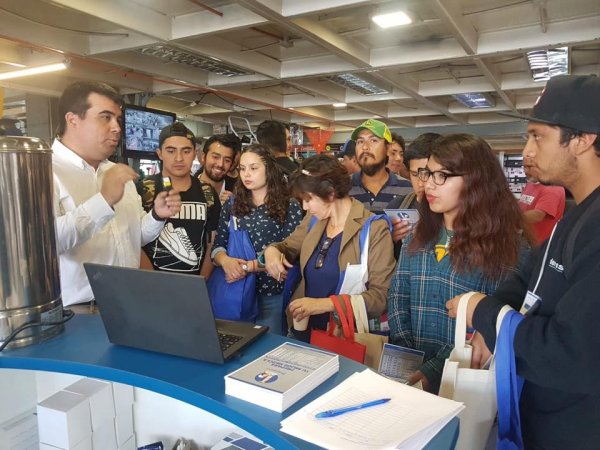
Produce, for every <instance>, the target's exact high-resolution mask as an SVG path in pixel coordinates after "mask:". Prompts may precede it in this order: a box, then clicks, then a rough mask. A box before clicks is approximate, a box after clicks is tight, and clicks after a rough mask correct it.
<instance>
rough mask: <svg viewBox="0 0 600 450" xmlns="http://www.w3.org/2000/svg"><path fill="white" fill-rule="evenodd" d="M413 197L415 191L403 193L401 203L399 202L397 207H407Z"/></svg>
mask: <svg viewBox="0 0 600 450" xmlns="http://www.w3.org/2000/svg"><path fill="white" fill-rule="evenodd" d="M415 197H416V194H415V191H412V192H411V193H410V194H407V195H405V196H404V199H403V200H402V203H400V206H398V209H409V208H410V205H411V203H412V202H413V201H414V199H415Z"/></svg>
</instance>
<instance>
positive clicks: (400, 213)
mask: <svg viewBox="0 0 600 450" xmlns="http://www.w3.org/2000/svg"><path fill="white" fill-rule="evenodd" d="M383 211H384V212H385V213H386V215H388V216H389V217H398V218H399V219H400V220H406V221H407V222H408V223H410V224H411V225H413V226H414V225H416V224H417V222H418V221H419V211H417V210H416V209H384V210H383Z"/></svg>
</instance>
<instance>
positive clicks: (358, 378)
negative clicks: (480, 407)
mask: <svg viewBox="0 0 600 450" xmlns="http://www.w3.org/2000/svg"><path fill="white" fill-rule="evenodd" d="M389 397H391V399H392V400H391V401H389V402H388V403H385V404H382V405H377V406H373V407H370V408H365V409H361V410H357V411H352V412H349V413H346V414H343V415H340V416H337V417H331V418H327V419H315V417H314V416H315V414H316V413H318V412H321V411H325V410H329V409H335V408H342V407H345V406H350V405H356V404H359V403H363V402H368V401H371V400H376V399H380V398H389ZM462 409H463V405H462V403H458V402H455V401H453V400H448V399H444V398H440V397H437V396H435V395H432V394H428V393H426V392H422V391H419V390H418V389H414V388H411V387H409V386H406V385H403V384H400V383H397V382H396V381H393V380H389V379H387V378H385V377H382V376H381V375H378V374H376V373H375V372H373V371H371V370H368V369H367V370H365V371H363V372H360V373H356V374H354V375H352V376H351V377H348V378H347V379H346V380H345V381H344V382H343V383H341V384H340V385H338V386H336V387H335V388H334V389H332V390H331V391H329V392H328V393H326V394H324V395H322V396H321V397H319V398H318V399H316V400H314V401H313V402H311V403H310V404H308V405H306V406H305V407H304V408H302V409H300V410H299V411H297V412H296V413H295V414H293V415H291V416H290V417H288V418H287V419H285V420H283V421H282V422H281V425H282V428H281V431H283V432H284V433H288V434H291V435H293V436H296V437H299V438H300V439H304V440H307V441H309V442H312V443H314V444H317V445H320V446H322V447H325V448H328V449H340V450H342V449H343V450H352V449H357V450H358V449H393V448H397V447H400V446H401V448H402V449H406V450H408V449H412V448H415V449H418V448H422V447H423V446H424V445H425V444H426V443H427V442H429V440H430V439H431V438H432V437H433V436H435V435H436V434H437V432H438V431H439V430H441V429H442V428H443V427H444V426H445V425H446V424H447V423H448V422H449V421H450V420H451V419H452V418H453V417H454V416H456V415H457V414H458V413H460V411H461V410H462ZM402 444H404V445H402Z"/></svg>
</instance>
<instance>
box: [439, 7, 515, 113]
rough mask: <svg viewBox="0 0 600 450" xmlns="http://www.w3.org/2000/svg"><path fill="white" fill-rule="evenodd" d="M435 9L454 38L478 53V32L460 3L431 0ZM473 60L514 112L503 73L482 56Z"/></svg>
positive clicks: (467, 50)
mask: <svg viewBox="0 0 600 450" xmlns="http://www.w3.org/2000/svg"><path fill="white" fill-rule="evenodd" d="M431 5H432V7H433V10H434V11H435V12H436V13H437V15H438V17H439V18H440V19H441V20H442V22H443V23H445V24H446V26H448V28H449V29H450V32H451V33H452V35H453V36H454V38H455V39H456V40H457V41H458V42H459V43H460V45H461V46H462V48H463V49H464V50H465V52H466V53H467V55H471V56H476V55H477V41H478V33H477V30H476V29H475V27H474V26H473V24H472V23H471V22H469V21H468V20H467V19H465V17H464V16H463V15H462V11H461V9H460V5H459V4H458V2H457V1H456V0H431ZM473 61H474V62H475V64H476V65H477V67H478V68H479V70H480V71H481V73H483V75H484V76H485V77H486V78H487V79H488V81H489V82H490V84H491V86H492V88H493V90H494V91H495V92H496V94H498V96H499V97H500V98H501V99H502V101H503V102H504V103H505V104H506V106H508V107H509V108H510V109H511V110H512V111H513V112H516V111H517V109H516V108H515V105H514V103H513V101H512V100H511V98H510V97H509V96H508V95H507V94H506V93H505V92H504V91H503V90H502V87H501V85H500V78H501V74H500V73H499V71H498V70H497V69H495V68H494V67H491V66H489V65H488V64H487V63H486V62H485V61H484V60H483V59H482V58H478V57H476V58H473Z"/></svg>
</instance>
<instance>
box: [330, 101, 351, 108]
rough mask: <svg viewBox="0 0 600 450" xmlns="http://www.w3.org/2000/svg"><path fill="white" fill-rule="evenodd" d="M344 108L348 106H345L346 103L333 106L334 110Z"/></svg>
mask: <svg viewBox="0 0 600 450" xmlns="http://www.w3.org/2000/svg"><path fill="white" fill-rule="evenodd" d="M346 106H348V105H346V103H341V102H340V103H334V104H333V107H334V108H345V107H346Z"/></svg>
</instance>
